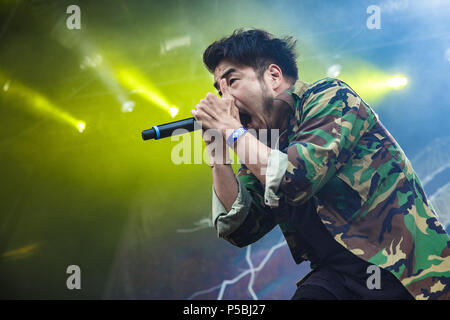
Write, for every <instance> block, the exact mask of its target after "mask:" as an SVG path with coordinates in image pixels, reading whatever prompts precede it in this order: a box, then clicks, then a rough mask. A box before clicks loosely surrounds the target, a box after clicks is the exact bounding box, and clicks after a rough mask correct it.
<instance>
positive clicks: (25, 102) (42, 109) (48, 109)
mask: <svg viewBox="0 0 450 320" xmlns="http://www.w3.org/2000/svg"><path fill="white" fill-rule="evenodd" d="M0 78H3V76H2V74H0ZM3 91H5V92H6V93H5V97H6V98H8V99H11V100H13V101H17V100H19V101H20V102H19V105H20V106H21V107H23V108H24V109H28V111H30V112H32V113H34V114H36V115H38V116H40V117H42V116H46V117H51V118H53V119H55V120H57V121H59V122H62V123H66V124H69V125H70V126H72V127H73V128H75V129H76V130H77V131H78V132H83V131H84V129H85V128H86V124H85V123H84V122H83V121H81V120H79V119H76V118H75V117H73V116H72V115H71V114H69V113H67V112H66V111H64V110H61V109H60V108H58V107H57V106H56V105H55V104H54V103H52V102H51V101H50V100H49V99H48V98H47V97H45V96H44V95H42V94H41V93H39V92H37V91H36V90H34V89H31V88H29V87H27V86H25V85H23V84H21V83H20V82H18V81H17V80H15V81H14V83H13V84H11V80H8V81H7V82H6V84H5V85H4V86H3Z"/></svg>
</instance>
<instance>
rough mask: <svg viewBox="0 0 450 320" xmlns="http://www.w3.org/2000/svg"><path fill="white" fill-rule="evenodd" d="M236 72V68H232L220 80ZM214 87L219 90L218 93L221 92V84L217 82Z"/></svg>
mask: <svg viewBox="0 0 450 320" xmlns="http://www.w3.org/2000/svg"><path fill="white" fill-rule="evenodd" d="M233 72H236V69H235V68H230V69H228V70H227V71H225V72H224V73H223V74H222V76H221V77H220V79H223V78H226V77H228V76H229V75H230V73H233ZM214 87H215V88H216V89H217V91H220V87H219V84H218V83H217V81H215V82H214Z"/></svg>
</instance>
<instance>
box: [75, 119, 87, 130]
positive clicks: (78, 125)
mask: <svg viewBox="0 0 450 320" xmlns="http://www.w3.org/2000/svg"><path fill="white" fill-rule="evenodd" d="M77 127H78V132H80V133H81V132H83V131H84V129H85V128H86V123H84V122H83V121H78V123H77Z"/></svg>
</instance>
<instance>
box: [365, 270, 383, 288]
mask: <svg viewBox="0 0 450 320" xmlns="http://www.w3.org/2000/svg"><path fill="white" fill-rule="evenodd" d="M366 273H367V274H370V276H369V277H368V278H367V281H366V285H367V288H368V289H369V290H374V289H377V290H380V289H381V269H380V267H379V266H376V265H370V266H368V267H367V270H366Z"/></svg>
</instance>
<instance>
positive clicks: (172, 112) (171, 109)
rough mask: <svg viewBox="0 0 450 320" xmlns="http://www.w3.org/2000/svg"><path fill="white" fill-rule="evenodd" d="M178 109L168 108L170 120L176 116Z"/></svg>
mask: <svg viewBox="0 0 450 320" xmlns="http://www.w3.org/2000/svg"><path fill="white" fill-rule="evenodd" d="M178 111H179V110H178V108H177V107H170V108H169V113H170V115H171V116H172V118H174V117H175V116H176V115H177V114H178Z"/></svg>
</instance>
